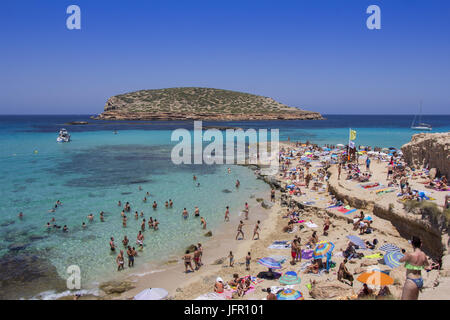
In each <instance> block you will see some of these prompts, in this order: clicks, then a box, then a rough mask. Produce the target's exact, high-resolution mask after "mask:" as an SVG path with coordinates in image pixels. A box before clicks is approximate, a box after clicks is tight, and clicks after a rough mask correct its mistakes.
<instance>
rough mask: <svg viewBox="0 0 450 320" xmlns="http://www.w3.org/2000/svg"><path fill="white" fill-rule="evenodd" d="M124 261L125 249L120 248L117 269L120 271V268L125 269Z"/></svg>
mask: <svg viewBox="0 0 450 320" xmlns="http://www.w3.org/2000/svg"><path fill="white" fill-rule="evenodd" d="M123 262H124V259H123V251H122V250H120V253H119V255H118V256H117V258H116V263H117V271H120V270H123V269H124V266H123Z"/></svg>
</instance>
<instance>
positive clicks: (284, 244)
mask: <svg viewBox="0 0 450 320" xmlns="http://www.w3.org/2000/svg"><path fill="white" fill-rule="evenodd" d="M267 248H268V249H290V248H291V244H290V243H288V241H275V242H273V243H272V244H271V245H270V246H268V247H267Z"/></svg>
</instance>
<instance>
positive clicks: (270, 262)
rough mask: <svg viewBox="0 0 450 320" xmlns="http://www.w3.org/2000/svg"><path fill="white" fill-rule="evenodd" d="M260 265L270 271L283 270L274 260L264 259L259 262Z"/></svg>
mask: <svg viewBox="0 0 450 320" xmlns="http://www.w3.org/2000/svg"><path fill="white" fill-rule="evenodd" d="M258 263H259V264H261V265H263V266H265V267H267V268H269V269H281V264H280V263H279V262H278V261H276V260H275V259H273V258H269V257H266V258H262V259H259V260H258Z"/></svg>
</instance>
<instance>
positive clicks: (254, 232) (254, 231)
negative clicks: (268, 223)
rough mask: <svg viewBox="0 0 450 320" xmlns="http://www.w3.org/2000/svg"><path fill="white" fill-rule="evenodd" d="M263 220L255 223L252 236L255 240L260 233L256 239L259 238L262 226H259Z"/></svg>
mask: <svg viewBox="0 0 450 320" xmlns="http://www.w3.org/2000/svg"><path fill="white" fill-rule="evenodd" d="M260 223H261V222H260V221H259V220H258V221H257V222H256V225H255V228H254V229H253V237H252V240H255V236H256V235H258V238H256V240H259V230H261V228H260V227H259V224H260Z"/></svg>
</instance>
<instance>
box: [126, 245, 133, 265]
mask: <svg viewBox="0 0 450 320" xmlns="http://www.w3.org/2000/svg"><path fill="white" fill-rule="evenodd" d="M127 256H128V268H131V267H134V253H133V249H131V247H130V246H128V248H127Z"/></svg>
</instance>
